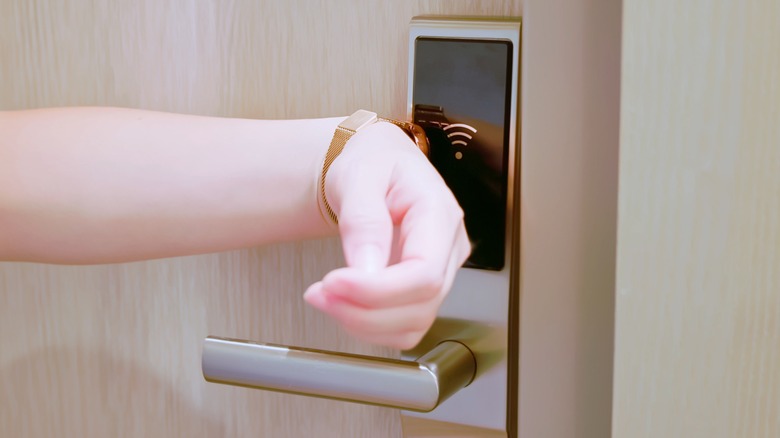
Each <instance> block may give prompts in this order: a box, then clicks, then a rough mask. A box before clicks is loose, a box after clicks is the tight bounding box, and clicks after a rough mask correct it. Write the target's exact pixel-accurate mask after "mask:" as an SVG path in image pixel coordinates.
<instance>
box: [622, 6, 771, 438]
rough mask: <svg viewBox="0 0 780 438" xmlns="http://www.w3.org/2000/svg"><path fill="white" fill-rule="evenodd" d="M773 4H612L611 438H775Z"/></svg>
mask: <svg viewBox="0 0 780 438" xmlns="http://www.w3.org/2000/svg"><path fill="white" fill-rule="evenodd" d="M779 24H780V3H778V2H777V1H776V0H755V1H748V2H744V1H740V0H713V1H710V0H694V1H684V2H681V1H673V0H666V1H654V2H648V1H643V0H626V1H625V15H624V38H623V81H622V83H623V89H622V108H621V149H620V201H619V205H620V209H619V217H620V225H619V235H618V271H617V339H616V347H615V348H616V351H615V355H616V357H615V402H614V405H615V407H614V436H616V437H670V438H673V437H684V438H692V437H693V438H698V437H702V438H704V437H706V438H718V437H724V438H726V437H729V438H730V437H751V438H753V437H755V438H770V437H771V438H774V437H778V436H780V25H779Z"/></svg>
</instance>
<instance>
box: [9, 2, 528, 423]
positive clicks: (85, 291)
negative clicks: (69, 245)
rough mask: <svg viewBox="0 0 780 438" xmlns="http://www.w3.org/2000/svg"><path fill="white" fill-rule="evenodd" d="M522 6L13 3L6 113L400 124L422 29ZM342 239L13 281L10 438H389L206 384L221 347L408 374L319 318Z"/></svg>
mask: <svg viewBox="0 0 780 438" xmlns="http://www.w3.org/2000/svg"><path fill="white" fill-rule="evenodd" d="M520 13H521V5H520V1H511V0H505V1H487V0H485V1H466V0H462V1H444V0H440V1H422V2H418V1H412V0H405V1H392V2H391V1H366V2H355V1H349V0H341V1H302V0H301V1H284V2H282V1H278V2H275V1H265V2H258V1H254V2H246V1H209V0H204V1H184V0H181V1H152V0H143V1H130V0H123V1H107V0H106V1H88V0H73V1H70V2H50V1H47V0H4V1H2V2H0V109H22V108H34V107H44V106H71V105H114V106H127V107H134V108H146V109H155V110H165V111H175V112H183V113H193V114H206V115H217V116H235V117H248V118H298V117H317V116H333V115H347V114H349V113H351V112H352V111H353V110H354V109H357V108H370V109H372V110H375V111H377V112H379V113H382V114H386V115H388V116H395V117H401V116H403V115H404V113H405V105H406V63H407V56H408V55H407V45H406V44H407V35H408V26H407V24H408V22H409V20H410V19H411V17H412V16H414V15H418V14H479V15H513V16H518V15H520ZM341 263H342V259H341V253H340V250H339V246H338V242H337V241H336V240H326V241H314V242H303V243H290V244H285V245H278V246H273V247H264V248H255V249H248V250H239V251H235V252H230V253H223V254H213V255H204V256H197V257H183V258H174V259H166V260H156V261H147V262H138V263H128V264H119V265H105V266H82V267H75V266H47V265H36V264H21V263H2V264H0V436H3V437H52V436H58V437H86V436H88V437H105V436H112V437H113V436H116V437H120V436H138V437H141V436H142V437H158V436H159V437H162V436H182V437H198V436H203V437H223V436H230V437H239V436H262V437H315V436H316V437H347V436H353V437H382V436H388V437H389V436H398V435H400V434H401V426H400V420H399V415H398V412H397V411H395V410H392V409H385V408H377V407H365V406H360V405H355V404H348V403H336V402H331V401H323V400H316V399H309V398H305V397H298V396H290V395H280V394H273V393H268V392H261V391H252V390H247V389H242V388H232V387H227V386H222V385H214V384H207V383H205V382H204V380H203V378H202V376H201V374H200V349H201V341H202V338H203V337H204V336H206V335H209V334H214V335H221V336H230V337H238V338H248V339H253V340H260V341H266V342H274V343H284V344H294V345H301V346H310V347H317V348H325V349H337V350H342V351H350V352H359V353H366V354H377V355H391V354H393V352H391V351H388V350H385V349H381V348H377V347H373V346H370V345H366V344H362V343H359V342H357V341H355V340H353V339H350V338H349V337H347V336H346V335H345V334H343V333H342V332H341V331H340V330H339V329H338V328H337V327H336V326H335V324H334V323H332V322H331V321H330V320H329V319H327V318H326V317H323V316H322V315H320V314H318V313H317V312H315V311H313V310H312V309H310V308H308V307H307V306H305V305H304V303H303V301H302V300H301V294H302V292H303V291H304V290H305V287H306V286H307V285H308V284H310V283H311V282H313V281H315V280H317V279H319V278H320V277H321V276H322V275H323V274H324V273H325V272H327V271H328V270H329V269H332V268H334V267H336V266H339V265H340V264H341Z"/></svg>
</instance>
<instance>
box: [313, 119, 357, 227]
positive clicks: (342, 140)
mask: <svg viewBox="0 0 780 438" xmlns="http://www.w3.org/2000/svg"><path fill="white" fill-rule="evenodd" d="M353 135H355V131H353V130H351V129H346V128H342V127H341V126H339V127H337V128H336V131H335V132H334V133H333V140H331V142H330V147H329V148H328V152H327V153H326V154H325V162H324V163H323V164H322V174H321V175H320V199H321V200H322V205H323V206H324V207H325V213H326V214H327V215H328V217H329V218H330V219H331V220H332V221H333V223H334V224H336V225H338V224H339V218H338V216H336V212H334V211H333V208H331V206H330V203H329V202H328V197H327V196H325V175H327V173H328V169H330V165H331V164H333V161H334V160H335V159H336V157H338V156H339V154H340V153H341V151H343V150H344V145H346V144H347V140H349V138H350V137H352V136H353Z"/></svg>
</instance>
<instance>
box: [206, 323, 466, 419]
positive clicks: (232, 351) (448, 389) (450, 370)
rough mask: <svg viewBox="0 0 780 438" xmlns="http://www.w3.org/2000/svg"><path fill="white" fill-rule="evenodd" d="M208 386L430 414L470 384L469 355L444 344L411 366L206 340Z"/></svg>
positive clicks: (452, 343)
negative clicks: (294, 395) (290, 394)
mask: <svg viewBox="0 0 780 438" xmlns="http://www.w3.org/2000/svg"><path fill="white" fill-rule="evenodd" d="M202 367H203V377H205V378H206V380H208V381H209V382H215V383H225V384H228V385H238V386H248V387H251V388H260V389H268V390H272V391H281V392H288V393H292V394H303V395H309V396H315V397H325V398H332V399H339V400H346V401H352V402H359V403H366V404H373V405H381V406H390V407H394V408H401V409H407V410H412V411H419V412H428V411H431V410H433V409H434V408H435V407H436V406H438V405H439V404H440V403H441V402H443V401H444V400H446V399H447V397H449V396H450V395H452V394H454V393H455V392H457V391H458V390H460V389H461V388H464V387H466V386H467V385H468V384H469V383H471V381H472V380H473V379H474V375H475V374H476V370H477V365H476V360H475V358H474V354H473V353H472V352H471V350H469V349H468V348H467V347H466V346H465V345H463V344H461V343H460V342H457V341H444V342H442V343H440V344H438V345H437V346H436V347H434V348H433V349H432V350H431V351H429V352H428V353H426V354H424V355H422V356H421V357H419V358H418V359H417V360H416V361H403V360H395V359H384V358H377V357H371V356H361V355H356V354H346V353H337V352H332V351H323V350H312V349H307V348H298V347H287V346H284V345H273V344H258V343H253V342H247V341H240V340H235V339H224V338H215V337H211V336H209V337H208V338H206V339H205V341H204V343H203V363H202Z"/></svg>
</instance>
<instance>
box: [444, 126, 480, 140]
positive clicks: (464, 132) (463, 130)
mask: <svg viewBox="0 0 780 438" xmlns="http://www.w3.org/2000/svg"><path fill="white" fill-rule="evenodd" d="M443 129H444V132H446V133H447V138H449V139H450V143H452V145H453V146H455V145H461V146H466V145H467V144H468V142H469V140H471V139H472V138H473V135H474V134H476V133H477V128H475V127H473V126H470V125H467V124H465V123H452V124H449V125H447V126H445V127H444V128H443ZM449 131H452V132H449ZM469 132H471V134H469Z"/></svg>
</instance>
